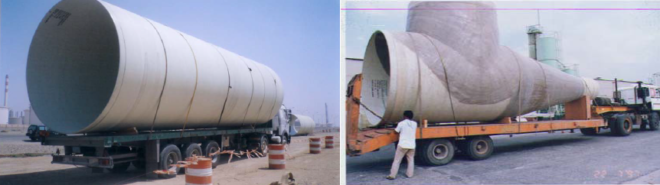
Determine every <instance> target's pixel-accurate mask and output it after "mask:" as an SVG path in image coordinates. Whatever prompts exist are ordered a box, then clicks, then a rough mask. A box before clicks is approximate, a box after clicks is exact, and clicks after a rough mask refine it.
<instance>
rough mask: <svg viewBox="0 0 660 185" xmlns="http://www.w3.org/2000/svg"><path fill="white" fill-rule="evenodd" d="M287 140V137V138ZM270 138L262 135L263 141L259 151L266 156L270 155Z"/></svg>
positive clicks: (260, 143)
mask: <svg viewBox="0 0 660 185" xmlns="http://www.w3.org/2000/svg"><path fill="white" fill-rule="evenodd" d="M285 138H286V137H285ZM268 143H269V142H268V137H266V135H262V136H261V139H260V141H259V148H257V151H259V152H261V153H262V154H263V155H264V156H267V155H268Z"/></svg>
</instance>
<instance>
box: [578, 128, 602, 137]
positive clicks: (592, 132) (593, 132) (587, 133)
mask: <svg viewBox="0 0 660 185" xmlns="http://www.w3.org/2000/svg"><path fill="white" fill-rule="evenodd" d="M580 132H582V134H584V135H585V136H595V135H598V130H596V128H581V129H580Z"/></svg>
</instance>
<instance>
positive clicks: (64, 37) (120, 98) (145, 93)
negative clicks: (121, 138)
mask: <svg viewBox="0 0 660 185" xmlns="http://www.w3.org/2000/svg"><path fill="white" fill-rule="evenodd" d="M27 85H28V93H29V98H30V102H31V104H32V106H33V108H34V111H35V113H37V114H38V115H39V118H40V119H41V120H42V121H43V123H44V124H46V125H47V126H48V127H50V128H51V129H53V130H55V131H58V132H63V133H86V132H102V131H117V130H122V129H127V128H132V127H136V128H137V129H152V128H153V129H154V130H157V129H181V128H183V127H184V124H185V128H200V127H221V126H247V125H254V124H261V123H265V122H268V120H270V119H272V118H273V116H274V115H275V114H276V113H277V111H278V110H279V108H280V105H281V104H282V99H283V90H282V83H281V81H280V79H279V77H278V76H277V74H276V73H275V72H273V71H272V70H271V69H270V68H268V67H266V66H264V65H262V64H260V63H257V62H254V61H252V60H250V59H247V58H245V57H242V56H240V55H237V54H235V53H232V52H229V51H227V50H224V49H222V48H220V47H217V46H214V45H212V44H209V43H207V42H204V41H202V40H199V39H197V38H195V37H192V36H189V35H186V34H185V33H181V32H179V31H177V30H174V29H172V28H169V27H167V26H164V25H161V24H159V23H157V22H154V21H152V20H149V19H147V18H144V17H141V16H139V15H136V14H134V13H131V12H129V11H126V10H124V9H121V8H119V7H116V6H114V5H111V4H109V3H106V2H103V1H88V0H67V1H61V2H59V3H58V4H57V5H55V6H54V7H53V8H52V9H51V10H50V11H49V12H48V13H47V14H46V16H45V17H44V18H43V20H42V21H41V23H40V24H39V27H38V28H37V31H36V33H35V34H34V38H33V40H32V44H31V46H30V52H29V56H28V64H27Z"/></svg>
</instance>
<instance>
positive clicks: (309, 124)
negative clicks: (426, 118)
mask: <svg viewBox="0 0 660 185" xmlns="http://www.w3.org/2000/svg"><path fill="white" fill-rule="evenodd" d="M289 124H290V125H293V128H294V129H295V130H296V135H308V134H312V133H314V128H315V127H316V123H314V119H312V118H310V117H309V116H304V115H300V114H291V123H289Z"/></svg>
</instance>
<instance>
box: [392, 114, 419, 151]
mask: <svg viewBox="0 0 660 185" xmlns="http://www.w3.org/2000/svg"><path fill="white" fill-rule="evenodd" d="M394 130H395V131H396V132H398V133H399V146H400V147H401V148H405V149H415V134H416V133H417V122H415V121H413V120H409V119H405V120H403V121H401V122H399V123H398V124H397V126H396V129H394Z"/></svg>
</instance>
